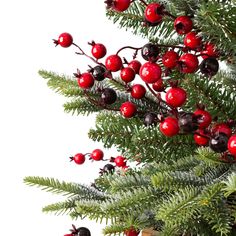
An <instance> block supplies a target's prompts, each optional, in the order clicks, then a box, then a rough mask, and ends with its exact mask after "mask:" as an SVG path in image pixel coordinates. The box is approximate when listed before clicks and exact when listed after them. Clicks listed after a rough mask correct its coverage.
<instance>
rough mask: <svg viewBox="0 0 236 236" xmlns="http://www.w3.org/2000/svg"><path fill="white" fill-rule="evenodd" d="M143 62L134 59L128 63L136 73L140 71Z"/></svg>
mask: <svg viewBox="0 0 236 236" xmlns="http://www.w3.org/2000/svg"><path fill="white" fill-rule="evenodd" d="M141 65H142V64H141V62H139V61H137V60H133V61H131V62H130V63H129V64H128V67H130V68H132V69H133V70H134V71H135V73H136V74H138V73H139V70H140V67H141Z"/></svg>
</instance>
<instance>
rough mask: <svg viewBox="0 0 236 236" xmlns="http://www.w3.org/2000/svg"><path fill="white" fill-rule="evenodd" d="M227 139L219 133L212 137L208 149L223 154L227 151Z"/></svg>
mask: <svg viewBox="0 0 236 236" xmlns="http://www.w3.org/2000/svg"><path fill="white" fill-rule="evenodd" d="M227 144H228V137H227V135H226V134H224V133H219V134H217V135H216V136H214V137H212V138H211V139H210V141H209V147H210V148H211V149H212V150H213V151H215V152H218V153H221V152H225V151H226V150H227Z"/></svg>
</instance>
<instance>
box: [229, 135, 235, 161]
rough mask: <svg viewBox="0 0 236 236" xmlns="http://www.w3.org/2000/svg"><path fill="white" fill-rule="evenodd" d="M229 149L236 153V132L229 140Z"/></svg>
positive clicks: (233, 153)
mask: <svg viewBox="0 0 236 236" xmlns="http://www.w3.org/2000/svg"><path fill="white" fill-rule="evenodd" d="M228 150H229V152H230V153H231V154H232V155H234V156H235V155H236V134H234V135H232V136H231V137H230V138H229V141H228Z"/></svg>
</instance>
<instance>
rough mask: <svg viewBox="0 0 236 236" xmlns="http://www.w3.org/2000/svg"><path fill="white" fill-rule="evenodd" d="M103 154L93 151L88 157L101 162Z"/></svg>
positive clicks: (96, 150)
mask: <svg viewBox="0 0 236 236" xmlns="http://www.w3.org/2000/svg"><path fill="white" fill-rule="evenodd" d="M103 156H104V153H103V151H102V150H101V149H95V150H93V152H92V153H91V154H90V157H91V158H92V159H93V160H95V161H101V160H102V159H103Z"/></svg>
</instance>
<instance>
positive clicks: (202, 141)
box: [193, 129, 209, 146]
mask: <svg viewBox="0 0 236 236" xmlns="http://www.w3.org/2000/svg"><path fill="white" fill-rule="evenodd" d="M206 135H207V134H206V132H205V131H204V130H201V129H199V130H197V131H196V134H194V135H193V138H194V141H195V143H196V144H198V145H200V146H206V145H208V142H209V138H208V137H206Z"/></svg>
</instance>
